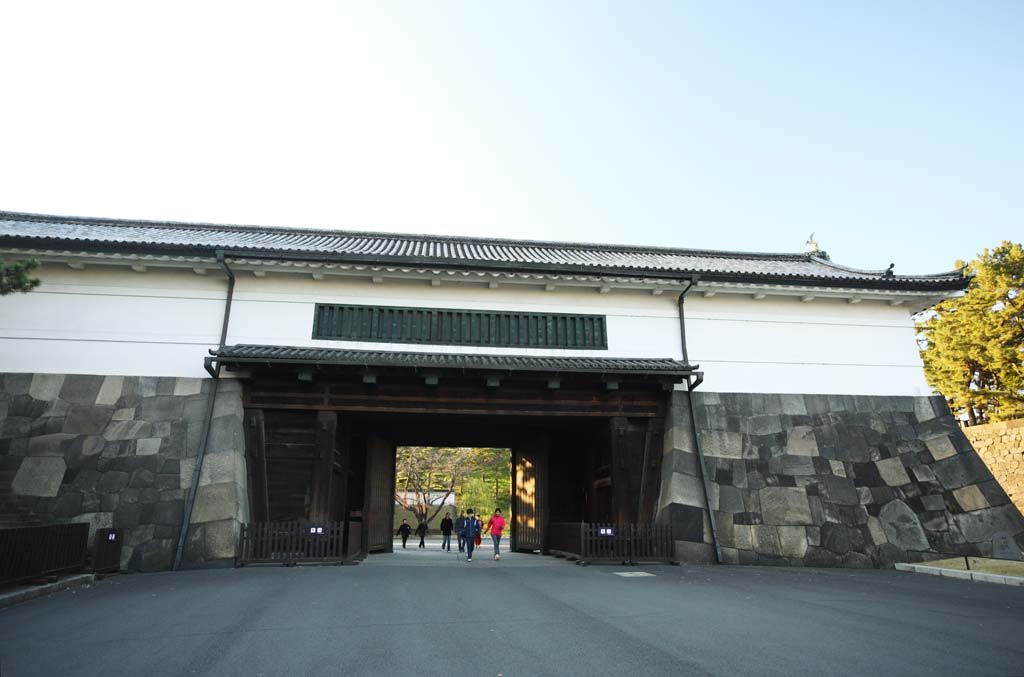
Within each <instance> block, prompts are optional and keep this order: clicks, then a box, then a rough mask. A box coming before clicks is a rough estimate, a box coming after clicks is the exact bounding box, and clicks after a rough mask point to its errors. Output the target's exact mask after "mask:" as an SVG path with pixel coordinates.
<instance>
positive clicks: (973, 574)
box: [896, 564, 1024, 587]
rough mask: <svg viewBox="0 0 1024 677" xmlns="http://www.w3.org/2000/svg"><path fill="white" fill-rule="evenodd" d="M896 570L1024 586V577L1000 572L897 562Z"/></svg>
mask: <svg viewBox="0 0 1024 677" xmlns="http://www.w3.org/2000/svg"><path fill="white" fill-rule="evenodd" d="M896 571H906V572H909V573H912V574H927V575H929V576H942V577H943V578H959V579H960V580H963V581H974V582H976V583H996V584H998V585H1012V586H1016V587H1024V577H1022V576H1004V575H1002V574H986V573H982V572H981V571H961V570H960V569H943V568H941V567H930V566H925V565H923V564H897V565H896Z"/></svg>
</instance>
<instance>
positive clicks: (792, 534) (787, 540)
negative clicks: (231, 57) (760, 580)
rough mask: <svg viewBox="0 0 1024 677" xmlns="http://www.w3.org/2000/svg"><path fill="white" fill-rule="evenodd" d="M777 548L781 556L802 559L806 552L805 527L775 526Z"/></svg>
mask: <svg viewBox="0 0 1024 677" xmlns="http://www.w3.org/2000/svg"><path fill="white" fill-rule="evenodd" d="M777 528H778V530H779V548H780V551H781V554H782V556H783V557H792V558H794V559H802V558H803V556H804V555H806V554H807V530H806V528H805V527H777Z"/></svg>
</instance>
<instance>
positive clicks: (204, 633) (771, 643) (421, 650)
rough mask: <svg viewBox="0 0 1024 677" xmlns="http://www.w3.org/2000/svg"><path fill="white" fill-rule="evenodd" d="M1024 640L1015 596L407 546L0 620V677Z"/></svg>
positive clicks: (944, 586)
mask: <svg viewBox="0 0 1024 677" xmlns="http://www.w3.org/2000/svg"><path fill="white" fill-rule="evenodd" d="M435 548H436V544H435ZM485 552H486V550H485ZM629 570H631V571H634V572H635V571H646V572H649V573H652V574H655V575H654V576H651V577H635V578H623V577H620V576H617V575H616V573H617V572H622V571H629ZM1022 637H1024V588H1008V587H1006V586H1000V585H988V584H983V583H968V582H961V581H955V580H945V579H939V578H935V577H932V576H916V575H914V574H905V573H898V572H895V571H850V570H823V569H772V568H761V567H686V566H684V567H667V566H666V567H658V566H652V567H639V568H633V569H627V568H623V567H612V566H591V567H578V566H574V565H573V564H570V563H568V562H565V561H562V560H556V559H552V558H544V557H540V556H536V555H508V556H504V557H502V561H501V562H494V561H493V560H491V559H489V558H488V557H478V558H474V561H473V562H472V563H467V562H465V561H463V560H460V559H458V558H457V556H456V555H455V554H452V555H448V554H447V553H440V552H437V551H436V549H435V550H430V551H427V552H424V551H418V550H415V549H409V550H406V551H405V552H399V553H396V554H395V555H391V556H388V555H381V556H375V557H371V558H370V559H369V560H368V561H367V562H366V563H364V564H362V565H359V566H350V567H307V568H290V569H285V568H246V569H235V570H231V569H226V570H207V571H192V572H182V573H166V574H147V575H133V576H122V577H115V578H112V579H108V580H106V581H103V582H101V583H99V584H97V585H95V586H93V587H91V588H89V589H84V590H78V591H74V592H72V591H66V592H61V593H57V594H55V595H53V596H51V597H48V598H43V599H38V600H34V601H31V602H27V603H25V604H22V605H19V606H15V607H11V608H8V609H6V610H0V674H2V675H3V676H4V677H16V676H20V675H147V676H148V675H153V676H160V675H268V676H269V675H466V676H468V677H478V676H485V677H486V676H495V675H499V674H501V675H504V676H505V677H512V676H513V675H623V674H625V675H684V674H686V675H701V674H719V675H755V674H756V675H770V674H778V675H825V674H827V675H877V674H899V675H937V674H938V675H954V674H956V675H962V674H971V675H1020V674H1022V673H1024V641H1022V640H1021V638H1022ZM492 644H493V646H492Z"/></svg>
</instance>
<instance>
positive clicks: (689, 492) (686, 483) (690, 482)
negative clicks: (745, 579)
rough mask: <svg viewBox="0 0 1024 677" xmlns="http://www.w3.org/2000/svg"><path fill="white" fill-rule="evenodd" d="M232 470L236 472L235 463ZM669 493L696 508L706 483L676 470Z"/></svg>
mask: <svg viewBox="0 0 1024 677" xmlns="http://www.w3.org/2000/svg"><path fill="white" fill-rule="evenodd" d="M217 456H224V457H228V458H230V459H233V457H234V455H233V454H217ZM204 466H205V464H204ZM204 470H205V467H204ZM232 472H234V464H233V463H232ZM201 479H202V478H200V481H201ZM226 479H228V478H225V480H226ZM225 480H221V481H225ZM667 493H668V496H667V499H668V500H667V501H664V503H679V504H680V505H690V506H693V507H696V508H703V507H704V483H703V482H702V481H701V479H700V478H699V477H694V476H693V475H684V474H682V473H677V472H674V473H672V478H671V481H670V483H669V486H668V492H667Z"/></svg>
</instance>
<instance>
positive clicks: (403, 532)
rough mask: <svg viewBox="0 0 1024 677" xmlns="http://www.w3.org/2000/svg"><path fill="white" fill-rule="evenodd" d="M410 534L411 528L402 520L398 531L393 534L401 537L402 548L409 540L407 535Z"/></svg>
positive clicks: (407, 522) (407, 521)
mask: <svg viewBox="0 0 1024 677" xmlns="http://www.w3.org/2000/svg"><path fill="white" fill-rule="evenodd" d="M411 533H412V527H411V526H409V520H402V525H401V526H400V527H398V531H396V532H395V535H396V536H401V537H402V548H403V549H404V548H405V542H406V541H408V540H409V534H411Z"/></svg>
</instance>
